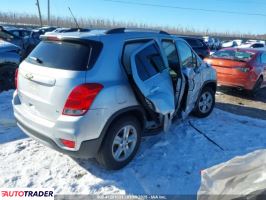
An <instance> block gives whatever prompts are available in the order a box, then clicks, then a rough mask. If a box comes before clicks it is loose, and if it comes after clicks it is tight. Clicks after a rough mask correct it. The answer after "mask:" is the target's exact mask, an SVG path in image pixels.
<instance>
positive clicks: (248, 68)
mask: <svg viewBox="0 0 266 200" xmlns="http://www.w3.org/2000/svg"><path fill="white" fill-rule="evenodd" d="M236 69H237V70H239V71H241V72H244V73H247V72H249V71H251V69H252V67H236Z"/></svg>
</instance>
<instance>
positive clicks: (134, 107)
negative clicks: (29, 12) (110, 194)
mask: <svg viewBox="0 0 266 200" xmlns="http://www.w3.org/2000/svg"><path fill="white" fill-rule="evenodd" d="M17 74H18V76H17V77H16V80H17V90H16V91H15V93H14V97H13V107H14V115H15V117H16V119H17V124H18V126H19V127H20V128H21V129H22V130H23V131H24V132H25V133H26V134H27V135H29V136H31V137H33V138H35V139H36V140H38V141H40V142H42V143H44V144H45V145H47V146H50V147H52V148H54V149H56V150H58V151H60V152H63V153H66V154H68V155H70V156H73V157H79V158H91V157H96V158H97V160H98V162H99V163H100V164H102V165H103V166H105V167H106V168H108V169H120V168H122V167H124V166H125V165H126V164H127V163H129V162H130V161H131V160H132V159H133V157H134V156H135V154H136V152H137V149H138V147H139V145H140V141H141V136H142V135H143V131H144V130H145V132H148V131H147V130H151V129H159V128H162V129H163V130H164V131H167V130H168V129H169V127H170V125H171V122H172V120H173V119H174V117H175V118H177V119H180V118H181V117H183V118H184V117H186V116H187V115H188V114H190V113H191V112H192V113H193V114H195V115H196V116H198V117H206V116H208V115H209V114H210V113H211V111H212V109H213V107H214V104H215V96H214V94H215V92H216V72H215V70H214V69H213V68H212V67H210V66H209V65H207V64H205V63H204V62H203V61H202V60H201V59H200V58H199V57H198V56H197V55H196V53H195V52H194V51H193V50H192V49H191V47H190V46H189V45H188V44H187V43H186V42H185V41H184V40H183V39H180V38H178V37H174V36H171V35H169V34H167V33H165V32H162V31H160V32H155V31H149V30H128V29H124V28H118V29H112V30H108V31H104V30H93V31H90V32H85V33H84V32H83V33H82V32H70V33H59V34H58V33H49V34H48V35H44V36H43V37H42V42H41V43H40V44H39V45H38V46H37V47H36V48H35V49H34V50H33V51H32V53H31V54H30V55H29V56H28V57H27V58H26V60H25V61H23V62H22V63H21V65H20V67H19V72H18V73H17Z"/></svg>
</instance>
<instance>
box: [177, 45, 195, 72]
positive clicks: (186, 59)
mask: <svg viewBox="0 0 266 200" xmlns="http://www.w3.org/2000/svg"><path fill="white" fill-rule="evenodd" d="M177 47H178V52H179V55H180V58H181V66H182V67H189V68H191V67H196V66H197V56H196V55H195V54H194V53H193V52H192V50H191V48H190V47H189V46H188V45H187V44H186V43H185V42H183V41H177Z"/></svg>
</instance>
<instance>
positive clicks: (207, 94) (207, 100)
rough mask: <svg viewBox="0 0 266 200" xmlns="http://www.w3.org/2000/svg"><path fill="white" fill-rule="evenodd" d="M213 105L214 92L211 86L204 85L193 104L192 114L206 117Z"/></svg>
mask: <svg viewBox="0 0 266 200" xmlns="http://www.w3.org/2000/svg"><path fill="white" fill-rule="evenodd" d="M214 105H215V94H214V91H213V89H212V88H211V87H204V88H203V90H202V91H201V93H200V95H199V98H198V101H197V103H196V105H195V109H194V111H193V114H194V115H195V116H197V117H200V118H203V117H207V116H208V115H209V114H210V113H211V112H212V110H213V108H214Z"/></svg>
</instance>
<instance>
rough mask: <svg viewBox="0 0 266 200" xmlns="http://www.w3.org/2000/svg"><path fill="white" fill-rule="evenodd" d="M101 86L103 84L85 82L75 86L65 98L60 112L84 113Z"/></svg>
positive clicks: (77, 114)
mask: <svg viewBox="0 0 266 200" xmlns="http://www.w3.org/2000/svg"><path fill="white" fill-rule="evenodd" d="M102 88H103V86H102V85H101V84H98V83H85V84H82V85H79V86H77V87H75V88H74V89H73V90H72V91H71V93H70V95H69V96H68V98H67V101H66V103H65V106H64V109H63V113H62V114H63V115H70V116H81V115H84V114H85V113H86V112H87V111H88V109H89V108H90V106H91V104H92V103H93V101H94V99H95V97H96V96H97V95H98V94H99V92H100V91H101V90H102Z"/></svg>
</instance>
